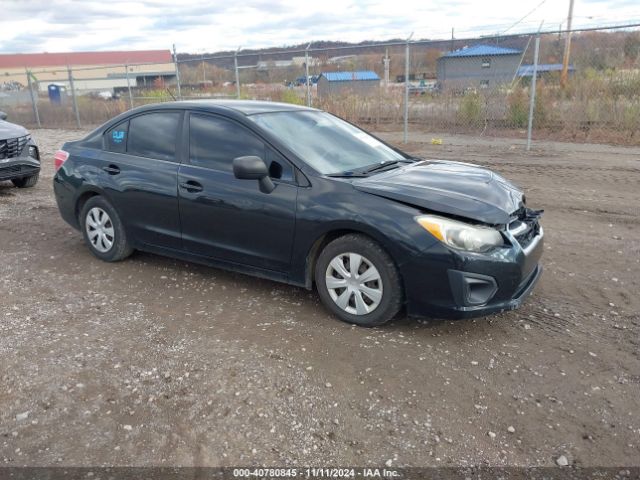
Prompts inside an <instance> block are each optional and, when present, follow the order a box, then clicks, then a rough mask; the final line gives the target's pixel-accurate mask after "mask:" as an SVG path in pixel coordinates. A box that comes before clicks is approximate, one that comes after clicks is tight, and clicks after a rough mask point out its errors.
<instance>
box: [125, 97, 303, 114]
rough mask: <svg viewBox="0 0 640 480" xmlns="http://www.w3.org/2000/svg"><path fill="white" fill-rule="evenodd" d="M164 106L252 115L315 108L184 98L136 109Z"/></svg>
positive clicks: (273, 103)
mask: <svg viewBox="0 0 640 480" xmlns="http://www.w3.org/2000/svg"><path fill="white" fill-rule="evenodd" d="M166 108H193V109H197V110H205V111H206V110H209V111H212V112H215V111H218V112H219V111H220V110H233V111H235V112H238V113H240V114H243V115H254V114H257V113H271V112H292V111H304V110H315V109H314V108H310V107H305V106H303V105H294V104H291V103H280V102H266V101H261V100H184V101H180V102H166V103H154V104H152V105H146V106H144V107H141V108H139V109H136V110H147V111H148V110H156V109H166Z"/></svg>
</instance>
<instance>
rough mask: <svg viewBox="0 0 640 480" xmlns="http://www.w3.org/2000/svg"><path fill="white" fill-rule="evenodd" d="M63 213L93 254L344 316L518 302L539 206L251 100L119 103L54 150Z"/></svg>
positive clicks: (531, 277) (524, 291)
mask: <svg viewBox="0 0 640 480" xmlns="http://www.w3.org/2000/svg"><path fill="white" fill-rule="evenodd" d="M55 167H56V169H57V173H56V175H55V177H54V190H55V195H56V200H57V202H58V207H59V209H60V213H61V215H62V217H63V218H64V219H65V220H66V221H67V222H68V223H70V224H71V225H72V226H74V227H75V228H78V229H80V230H81V231H82V234H83V235H84V239H85V242H86V244H87V246H88V247H89V249H90V250H91V252H92V253H93V254H94V255H95V256H96V257H98V258H100V259H102V260H105V261H108V262H113V261H118V260H122V259H124V258H126V257H127V256H128V255H130V254H131V252H132V251H133V250H134V249H139V250H144V251H148V252H153V253H157V254H161V255H168V256H171V257H177V258H181V259H185V260H190V261H195V262H201V263H204V264H208V265H212V266H216V267H221V268H226V269H231V270H235V271H239V272H244V273H248V274H251V275H256V276H260V277H266V278H270V279H273V280H277V281H281V282H286V283H290V284H293V285H299V286H303V287H306V288H308V289H311V288H312V287H313V285H314V284H315V286H316V288H317V290H318V294H319V295H320V298H321V300H322V302H323V303H324V305H325V306H326V307H327V308H328V309H329V310H330V311H331V312H333V313H334V314H335V315H336V316H337V317H338V318H340V319H341V320H344V321H346V322H350V323H354V324H358V325H363V326H374V325H380V324H383V323H385V322H387V321H388V320H390V319H392V318H393V317H394V316H395V315H396V314H398V312H399V311H400V310H401V309H402V308H403V307H405V308H406V312H407V314H408V315H411V316H431V317H441V318H463V317H471V316H478V315H485V314H489V313H493V312H500V311H503V310H510V309H514V308H517V307H518V306H519V305H520V304H521V303H522V302H523V300H524V298H525V297H526V296H527V295H528V294H529V293H530V292H531V290H532V289H533V286H534V285H535V284H536V282H537V280H538V278H539V277H540V274H541V272H542V267H541V266H540V263H539V261H540V256H541V254H542V249H543V240H542V239H543V232H542V228H541V227H540V225H539V217H540V211H535V210H531V209H529V208H528V207H527V206H526V205H525V198H524V195H523V194H522V192H521V191H520V190H519V189H518V188H516V187H515V186H514V185H513V184H511V183H509V182H508V181H507V180H505V179H504V178H503V177H501V176H500V175H497V174H495V173H493V172H491V171H489V170H486V169H484V168H479V167H477V166H473V165H469V164H464V163H458V162H449V161H440V160H423V159H418V158H414V157H412V156H411V155H408V154H406V153H403V152H401V151H400V150H398V149H396V148H394V147H392V146H390V145H388V144H386V143H385V142H383V141H381V140H379V139H378V138H376V137H374V136H372V135H370V134H369V133H367V132H365V131H363V130H361V129H359V128H357V127H355V126H354V125H352V124H350V123H348V122H346V121H344V120H341V119H339V118H337V117H335V116H333V115H331V114H329V113H326V112H323V111H320V110H316V109H312V108H305V107H299V106H294V105H289V104H280V103H270V102H256V101H188V102H174V103H165V104H156V105H148V106H144V107H140V108H136V109H134V110H131V111H129V112H126V113H124V114H122V115H120V116H118V117H116V118H114V119H112V120H111V121H109V122H107V123H106V124H105V125H103V126H102V127H100V128H98V129H96V130H94V131H93V132H92V133H90V134H89V135H88V136H87V137H86V138H84V139H82V140H79V141H75V142H68V143H66V144H64V145H63V147H62V149H61V150H59V151H58V152H57V153H56V154H55Z"/></svg>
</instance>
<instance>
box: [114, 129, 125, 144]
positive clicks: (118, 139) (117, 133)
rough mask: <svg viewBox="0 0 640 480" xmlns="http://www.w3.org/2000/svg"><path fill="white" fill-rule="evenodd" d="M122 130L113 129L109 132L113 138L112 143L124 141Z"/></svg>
mask: <svg viewBox="0 0 640 480" xmlns="http://www.w3.org/2000/svg"><path fill="white" fill-rule="evenodd" d="M124 133H125V132H124V130H114V131H113V132H112V133H111V138H113V143H122V142H123V141H124Z"/></svg>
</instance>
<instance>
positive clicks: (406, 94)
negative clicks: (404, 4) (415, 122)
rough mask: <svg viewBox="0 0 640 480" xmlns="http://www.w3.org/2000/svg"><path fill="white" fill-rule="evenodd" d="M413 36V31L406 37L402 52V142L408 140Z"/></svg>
mask: <svg viewBox="0 0 640 480" xmlns="http://www.w3.org/2000/svg"><path fill="white" fill-rule="evenodd" d="M411 37H413V32H411V35H409V38H407V44H406V47H405V52H404V134H403V136H402V139H403V142H404V143H407V142H408V141H409V41H411Z"/></svg>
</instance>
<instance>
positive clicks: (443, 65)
mask: <svg viewBox="0 0 640 480" xmlns="http://www.w3.org/2000/svg"><path fill="white" fill-rule="evenodd" d="M522 54H523V52H522V50H518V49H515V48H505V47H499V46H497V45H487V44H477V45H472V46H469V47H463V48H460V49H458V50H454V51H452V52H448V53H446V54H444V55H443V56H441V57H440V58H439V59H438V64H437V77H438V85H439V86H440V88H441V89H445V90H458V91H465V90H467V89H469V88H473V89H477V88H481V89H482V88H490V89H493V88H495V87H497V86H499V85H501V84H507V83H511V82H512V81H513V79H514V78H515V77H516V75H517V72H518V67H519V66H520V61H521V58H522Z"/></svg>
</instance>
